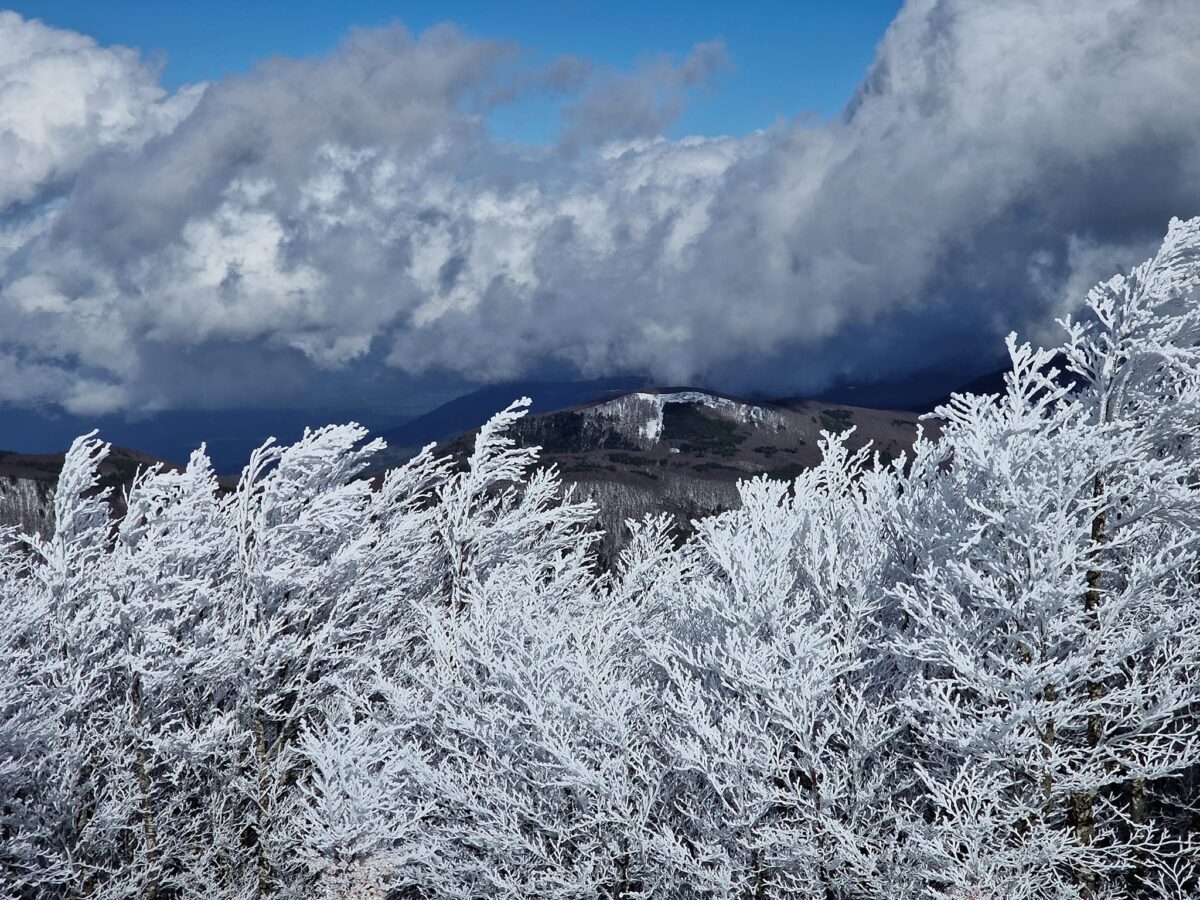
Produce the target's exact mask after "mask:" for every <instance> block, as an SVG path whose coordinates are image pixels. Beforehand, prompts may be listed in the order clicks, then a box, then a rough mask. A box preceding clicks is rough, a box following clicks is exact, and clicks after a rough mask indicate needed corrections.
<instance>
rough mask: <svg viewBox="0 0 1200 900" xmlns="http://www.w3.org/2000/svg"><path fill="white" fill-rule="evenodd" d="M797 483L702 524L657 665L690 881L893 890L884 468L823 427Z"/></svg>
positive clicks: (866, 892)
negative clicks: (817, 457)
mask: <svg viewBox="0 0 1200 900" xmlns="http://www.w3.org/2000/svg"><path fill="white" fill-rule="evenodd" d="M823 450H824V459H823V461H822V463H821V464H820V465H818V466H817V467H816V468H815V469H813V470H811V471H809V472H806V473H804V474H802V475H801V476H800V477H799V478H797V479H796V480H795V481H794V482H791V483H782V482H776V481H770V480H768V479H766V478H759V479H755V480H753V481H750V482H746V483H744V484H743V485H742V488H741V495H742V505H741V508H740V509H738V510H736V511H733V512H730V513H726V514H724V515H721V516H716V517H713V518H710V519H706V520H704V521H702V522H698V523H697V535H696V537H695V539H694V540H693V541H692V542H691V544H690V545H689V546H688V547H687V548H686V549H685V551H684V552H685V553H686V554H687V555H688V556H689V557H690V559H689V561H688V565H689V566H690V568H691V569H692V570H693V571H694V572H695V575H694V577H692V578H691V579H689V580H688V581H687V582H686V583H685V584H684V585H683V586H682V589H681V590H679V589H676V591H675V592H674V596H673V597H671V598H670V599H669V600H667V601H666V602H667V603H668V604H670V605H672V606H673V607H674V609H673V610H672V613H671V615H670V616H669V624H668V627H667V628H666V629H665V630H664V634H663V637H662V639H661V640H660V641H658V642H657V643H656V644H655V645H654V647H653V648H652V652H653V655H654V658H655V659H656V661H657V662H658V663H659V666H660V668H661V676H660V677H661V679H662V684H661V690H662V700H661V704H660V707H661V710H660V716H661V721H662V726H661V727H662V734H663V738H664V750H665V752H666V753H667V762H668V764H669V766H670V767H671V771H672V776H673V778H672V785H671V786H672V791H673V796H672V797H671V801H672V803H671V805H672V807H673V809H674V810H675V811H676V812H675V815H674V816H673V817H672V819H671V822H672V824H673V826H674V827H675V828H676V829H677V833H678V834H679V835H680V839H679V843H680V846H682V847H686V848H687V849H688V855H689V862H690V867H689V868H688V869H686V870H684V871H683V872H681V875H682V876H683V881H682V883H683V884H686V885H688V886H689V889H690V890H691V891H693V892H695V893H694V894H689V893H688V890H684V891H683V892H682V895H683V896H688V895H710V896H717V897H738V896H750V897H756V898H759V897H768V896H769V897H830V898H832V897H862V896H893V895H894V891H895V890H896V885H897V882H898V878H897V876H898V874H899V867H898V862H899V860H898V853H899V852H900V844H901V841H900V835H899V829H898V827H897V823H898V812H899V809H900V798H901V797H902V796H903V792H904V784H905V780H904V776H903V774H902V773H901V770H900V769H899V768H898V767H897V765H896V763H897V762H899V761H900V759H901V756H900V754H898V753H897V752H896V744H897V742H898V741H899V739H900V737H901V731H902V729H901V722H900V720H899V719H898V718H897V717H896V714H895V713H896V710H895V707H894V705H893V703H892V692H893V686H894V677H893V675H894V673H893V671H892V667H891V665H890V662H889V660H888V659H887V657H886V656H885V655H884V654H882V653H881V649H882V646H883V641H882V621H883V620H882V617H881V615H880V613H881V603H882V601H883V600H884V597H885V590H884V588H885V585H886V584H887V583H888V582H889V580H890V579H891V578H893V577H894V572H893V567H894V564H895V561H894V558H893V547H894V541H893V540H892V537H891V535H890V534H889V531H890V529H891V527H892V523H893V521H894V520H893V517H892V515H891V507H892V505H893V501H894V479H893V477H892V473H891V471H890V470H872V469H870V468H869V467H868V463H869V462H871V458H870V457H869V456H868V454H867V452H866V451H860V452H858V453H855V454H851V453H849V452H848V451H847V450H846V448H845V446H844V444H843V443H842V442H841V440H840V439H834V438H832V437H830V436H828V435H827V436H826V437H825V441H824V444H823Z"/></svg>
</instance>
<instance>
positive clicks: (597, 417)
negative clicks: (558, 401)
mask: <svg viewBox="0 0 1200 900" xmlns="http://www.w3.org/2000/svg"><path fill="white" fill-rule="evenodd" d="M917 427H918V421H917V416H916V414H914V413H911V412H896V411H890V410H876V409H863V408H859V407H850V406H834V405H830V404H826V403H818V402H815V401H803V400H796V401H788V402H785V403H758V402H753V401H749V400H746V399H743V398H738V397H731V396H727V395H722V394H716V393H713V392H710V391H702V390H696V389H692V388H665V389H655V390H642V391H634V392H630V393H626V394H622V395H620V396H618V397H615V398H612V399H606V400H599V401H595V402H592V403H588V404H584V405H580V406H575V407H570V408H568V409H562V410H556V411H554V412H549V413H543V414H540V415H536V414H535V415H529V416H526V417H525V418H524V419H522V420H521V421H520V422H519V423H518V424H517V426H516V433H515V434H514V437H515V438H516V439H517V440H518V441H519V442H520V443H523V444H536V445H538V446H540V447H541V448H542V460H543V461H544V462H545V463H547V464H554V465H557V466H558V468H559V470H560V471H561V472H562V475H563V478H564V480H565V481H566V482H567V483H568V484H571V485H574V487H575V490H576V493H577V495H581V496H585V497H589V498H591V499H594V500H595V501H596V502H597V504H598V506H599V507H600V524H601V526H602V527H603V528H604V530H605V532H606V542H605V549H606V551H607V552H608V553H609V554H611V552H612V551H614V550H615V549H616V548H617V547H618V546H619V545H620V544H621V543H622V542H623V540H624V536H625V533H626V528H625V520H626V519H628V518H640V517H641V516H642V515H644V514H645V513H648V512H659V511H662V512H668V513H670V514H672V515H673V516H675V518H676V519H677V521H678V522H679V524H680V525H681V526H684V527H686V526H687V523H689V522H690V521H691V520H692V519H694V518H697V517H699V516H704V515H709V514H711V513H714V512H718V511H720V510H724V509H729V508H731V507H733V506H735V505H737V503H738V493H737V483H738V481H740V480H742V479H746V478H751V477H754V476H755V475H762V474H766V475H768V476H769V477H772V478H780V479H790V478H794V477H795V476H796V475H797V474H798V473H799V472H800V471H802V470H803V469H806V468H808V467H810V466H812V465H814V464H815V463H816V462H817V461H818V460H819V459H820V446H819V442H820V434H821V432H822V431H829V432H835V433H841V432H844V431H847V430H848V429H850V428H853V429H854V432H853V434H852V435H851V437H850V438H849V440H848V443H849V445H850V446H851V447H853V448H859V447H862V446H864V445H865V444H867V443H868V442H870V443H871V444H872V445H873V447H874V448H875V449H876V450H878V451H879V453H880V454H881V456H882V457H883V458H884V459H885V460H887V459H890V458H894V457H896V456H899V455H900V454H901V453H902V452H904V451H905V450H906V449H907V448H908V447H910V446H911V444H912V442H913V440H914V438H915V437H916V434H917ZM474 434H475V431H471V432H469V433H467V434H464V435H461V436H459V437H458V438H455V439H454V440H452V441H450V442H448V443H447V444H446V445H445V447H444V449H445V450H447V451H449V452H450V453H452V454H453V455H455V456H457V457H459V458H465V456H466V455H467V454H469V453H470V449H471V445H472V443H473V441H474Z"/></svg>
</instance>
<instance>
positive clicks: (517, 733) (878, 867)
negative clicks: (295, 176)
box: [0, 220, 1200, 900]
mask: <svg viewBox="0 0 1200 900" xmlns="http://www.w3.org/2000/svg"><path fill="white" fill-rule="evenodd" d="M1198 280H1200V220H1193V221H1190V222H1179V221H1175V222H1173V223H1172V225H1171V228H1170V231H1169V233H1168V235H1167V239H1166V241H1165V243H1164V245H1163V248H1162V250H1161V251H1160V252H1159V254H1158V255H1157V256H1156V257H1155V258H1154V259H1153V260H1150V261H1149V262H1147V263H1146V264H1145V265H1143V266H1140V267H1138V268H1137V269H1135V270H1134V271H1133V272H1131V273H1130V274H1129V275H1128V276H1124V277H1120V278H1116V279H1114V280H1113V281H1111V282H1108V283H1107V284H1104V285H1101V286H1100V287H1098V288H1096V289H1095V290H1094V291H1093V292H1092V293H1091V295H1090V296H1089V312H1088V314H1087V315H1086V316H1085V317H1083V318H1081V319H1080V320H1078V321H1067V322H1064V327H1065V329H1066V334H1067V337H1066V340H1065V342H1064V344H1063V346H1061V347H1059V348H1053V349H1049V350H1039V349H1034V348H1032V347H1030V346H1028V345H1023V344H1019V343H1018V342H1017V341H1016V339H1015V338H1012V339H1010V341H1009V352H1010V356H1011V360H1012V365H1011V370H1010V372H1009V373H1008V376H1007V382H1006V387H1005V390H1004V391H1003V392H1002V393H1000V394H999V395H996V396H992V395H985V396H955V397H954V398H953V399H952V400H951V401H950V402H949V403H948V404H947V405H946V406H944V407H943V408H941V409H939V410H938V411H937V413H936V417H937V418H938V419H940V420H941V427H940V429H939V432H938V437H937V438H936V439H934V438H930V437H920V438H919V439H918V440H917V442H916V444H915V446H914V447H913V450H912V453H911V454H910V455H909V456H908V457H907V458H903V459H899V460H895V461H892V462H885V461H884V460H883V459H881V458H879V457H876V456H874V455H873V454H872V453H871V452H870V451H869V450H863V451H858V452H851V451H850V450H849V449H848V448H847V447H846V446H845V443H844V436H839V435H832V434H827V435H825V436H824V438H823V443H822V449H823V460H822V462H821V463H820V464H819V465H818V466H816V467H815V468H813V469H811V470H810V471H807V472H805V473H803V474H802V475H800V476H799V477H798V478H796V479H795V480H794V481H791V482H779V481H771V480H768V479H766V478H759V479H754V480H751V481H748V482H745V483H743V484H742V485H741V501H742V502H741V505H740V507H739V508H738V509H735V510H732V511H729V512H726V513H722V514H720V515H717V516H713V517H710V518H708V519H704V520H702V521H699V522H696V523H694V532H693V533H692V534H691V535H690V536H689V537H687V538H686V539H685V538H684V537H682V536H680V535H679V534H677V533H676V530H675V529H674V528H673V526H672V523H671V520H670V519H669V518H668V517H666V516H662V517H657V518H655V517H651V518H648V519H646V520H645V521H642V522H635V523H630V529H631V537H630V539H629V541H628V542H627V544H626V545H625V548H624V550H623V552H622V554H621V555H620V558H619V559H618V560H617V561H616V563H615V565H614V566H613V568H612V569H611V570H607V571H606V570H604V569H603V568H602V566H601V563H600V561H599V558H598V556H597V554H596V553H595V548H596V545H597V543H598V539H599V535H598V533H597V532H596V529H595V526H594V524H593V514H594V512H595V510H594V509H593V508H592V507H591V506H590V505H589V504H586V503H579V502H576V501H575V500H573V499H572V497H571V495H570V492H569V491H568V490H565V489H564V486H563V485H562V483H561V481H560V480H559V478H558V475H557V473H556V472H555V471H554V470H553V469H546V468H539V467H538V466H537V465H536V463H537V451H536V450H535V449H530V448H522V447H518V446H516V445H515V444H514V442H513V440H512V439H511V438H510V437H509V432H510V430H511V426H512V424H513V423H514V421H515V420H516V419H517V418H519V417H520V416H521V415H523V414H524V412H525V409H526V408H527V406H528V401H527V400H522V401H518V402H517V403H515V404H513V406H511V407H510V408H509V409H507V410H505V411H504V412H502V413H500V414H499V415H497V416H496V417H495V418H493V419H492V420H491V421H490V422H489V423H488V424H487V425H485V426H484V427H483V428H482V429H481V430H480V432H479V434H478V436H477V438H476V441H475V446H474V450H473V453H472V454H471V456H470V457H469V459H467V460H466V461H465V462H461V461H460V462H456V461H453V460H449V459H441V458H438V457H437V456H436V455H435V454H434V453H433V451H432V450H430V449H427V450H426V451H425V452H423V453H421V454H420V455H418V456H417V457H416V458H415V459H413V460H412V461H411V462H409V463H408V464H406V465H404V466H402V467H400V468H397V469H393V470H391V471H389V472H387V473H386V474H384V475H381V476H376V477H374V478H370V479H369V478H366V477H365V474H366V473H367V472H369V471H370V467H371V465H372V459H373V457H374V455H375V454H376V452H377V451H378V450H379V449H380V448H381V444H380V442H378V441H369V440H368V436H367V434H366V432H365V430H364V429H362V428H359V427H357V426H353V425H350V426H333V427H328V428H323V429H319V430H317V431H312V432H309V433H307V434H306V435H305V437H304V438H303V439H302V440H300V441H299V442H298V443H297V444H295V445H293V446H290V447H279V446H275V445H274V444H271V443H268V444H267V445H266V446H264V447H262V448H260V449H259V450H258V451H256V452H255V453H254V454H253V456H252V457H251V459H250V461H249V463H248V464H247V466H246V468H245V470H244V471H243V473H242V476H241V479H240V480H239V482H238V484H237V486H236V487H235V488H233V489H229V490H225V489H222V487H221V486H220V485H219V483H218V481H217V479H216V476H215V475H214V472H213V469H212V466H211V464H210V462H209V460H208V458H207V457H206V456H205V453H204V451H203V449H201V450H199V451H197V452H196V453H195V454H194V455H193V456H192V458H191V460H190V461H189V463H188V465H187V466H186V468H184V469H183V470H181V471H167V470H166V469H163V468H152V469H150V470H147V471H144V472H142V473H141V474H140V475H139V476H138V477H137V479H136V480H135V481H134V482H133V484H132V486H131V487H129V488H128V490H127V492H126V494H125V496H123V497H122V498H120V499H121V502H120V503H119V504H115V505H114V504H111V503H110V499H111V498H110V497H109V496H108V492H107V490H106V489H105V488H104V487H103V485H102V482H101V479H100V477H99V472H98V467H99V465H100V463H101V461H102V460H103V459H104V457H105V454H106V453H107V447H106V445H104V444H103V443H101V442H100V441H99V440H98V439H97V438H96V437H95V436H94V435H91V436H86V437H83V438H80V439H79V440H78V441H76V442H75V444H74V445H73V447H72V448H71V451H70V452H69V453H68V455H67V458H66V462H65V465H64V468H63V471H62V475H61V478H60V481H59V488H58V491H57V494H56V500H55V503H56V508H55V519H56V522H57V529H56V531H55V533H54V535H53V537H52V538H50V539H40V538H37V537H35V536H27V535H18V534H15V533H12V532H6V533H3V534H0V886H2V887H3V889H4V892H5V894H7V895H12V896H14V897H19V898H33V897H79V898H83V897H95V898H126V897H128V898H133V897H142V898H147V900H166V898H201V897H203V898H205V900H218V898H256V897H266V896H277V897H328V898H342V897H345V898H349V897H356V898H383V897H389V896H390V897H405V898H417V897H420V898H460V897H481V898H482V897H491V898H512V900H516V898H528V897H537V898H554V900H567V898H599V897H613V898H635V897H655V898H659V897H661V898H680V900H684V898H712V900H733V898H753V900H767V898H797V900H801V898H803V900H807V898H821V900H851V898H878V900H885V898H886V900H891V898H901V900H904V898H929V897H943V898H959V900H967V898H973V900H984V898H989V900H990V898H1005V900H1034V898H1047V900H1049V898H1062V897H1067V898H1069V897H1081V898H1100V897H1182V896H1194V895H1195V894H1196V893H1197V891H1200V885H1198V884H1197V881H1196V875H1195V872H1194V871H1193V869H1192V867H1191V866H1192V860H1193V859H1194V858H1195V853H1196V851H1197V847H1196V846H1195V844H1194V842H1193V840H1192V838H1191V837H1190V835H1191V834H1193V833H1195V832H1196V831H1197V824H1198V823H1197V821H1196V813H1195V812H1194V808H1195V806H1196V803H1197V801H1198V800H1200V792H1198V790H1197V780H1198V779H1197V773H1198V771H1200V769H1198V767H1200V737H1198V729H1200V718H1198V717H1197V713H1198V711H1200V710H1198V709H1197V706H1198V698H1200V691H1198V690H1197V687H1196V686H1197V685H1198V684H1200V603H1198V602H1197V599H1198V598H1197V591H1198V587H1197V583H1198V577H1200V491H1198V490H1197V484H1198V483H1200V481H1198V479H1200V471H1198V469H1200V454H1198V451H1197V442H1196V438H1195V435H1196V434H1197V433H1198V431H1200V305H1197V302H1196V298H1195V296H1194V289H1195V288H1196V285H1197V282H1198ZM115 509H122V510H124V512H123V513H122V514H121V515H119V516H118V515H115V514H114V510H115Z"/></svg>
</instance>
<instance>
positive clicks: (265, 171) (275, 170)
mask: <svg viewBox="0 0 1200 900" xmlns="http://www.w3.org/2000/svg"><path fill="white" fill-rule="evenodd" d="M1197 46H1200V5H1197V4H1196V3H1194V2H1192V0H995V2H991V3H987V4H981V3H978V2H975V0H910V2H909V3H907V4H906V5H905V7H904V8H903V10H902V11H901V12H900V14H899V16H898V17H897V19H896V21H895V22H894V23H893V24H892V26H891V27H890V29H889V30H888V32H887V34H886V35H885V36H884V38H883V40H882V42H881V44H880V46H879V48H878V51H877V56H876V59H875V62H874V64H873V66H872V68H871V70H870V71H869V72H868V73H866V75H865V78H864V80H863V82H862V85H861V86H860V88H859V90H858V92H857V94H856V96H855V97H854V98H853V99H852V101H851V102H850V104H849V105H848V106H847V109H846V113H845V115H844V116H843V118H842V119H841V120H839V121H835V122H814V121H811V120H809V119H805V118H797V119H795V120H781V121H779V122H777V123H774V124H772V125H770V127H767V128H765V129H764V130H762V131H760V132H756V133H753V134H750V135H743V136H733V137H715V138H713V137H703V138H702V137H692V138H684V139H680V140H667V139H665V138H664V137H663V136H662V135H663V133H664V131H665V130H666V129H667V128H668V127H669V126H670V124H671V122H672V121H673V119H674V117H675V116H676V115H677V114H678V113H679V111H680V110H681V109H682V108H683V105H684V103H685V102H686V100H687V98H688V97H689V96H690V95H691V94H692V93H694V92H695V91H696V90H702V89H704V88H705V86H706V85H708V84H709V83H710V82H711V81H712V79H713V78H715V77H720V75H721V73H722V72H723V71H725V70H726V69H727V68H728V67H729V61H728V59H727V57H726V54H725V51H724V48H723V47H722V46H721V44H720V43H719V42H716V43H713V44H706V45H700V46H698V47H696V48H695V50H694V51H693V52H692V54H690V55H689V56H688V57H686V58H685V59H682V60H678V61H669V60H663V59H655V60H649V61H647V62H646V63H645V64H644V65H643V66H641V67H639V68H637V69H636V70H635V71H632V72H627V73H613V72H602V71H599V70H597V69H596V67H594V66H591V65H590V64H589V63H588V62H587V61H585V60H578V59H571V58H563V59H560V60H557V61H556V62H554V63H553V64H552V65H550V66H549V67H546V68H544V69H540V70H539V69H534V68H531V67H530V66H529V65H528V64H527V62H526V59H525V56H524V55H523V54H522V52H521V50H520V48H516V47H512V46H510V45H507V44H504V43H499V42H493V41H487V40H481V39H477V38H473V37H469V36H467V35H465V34H463V33H462V32H460V31H458V30H456V29H455V28H453V27H450V26H441V27H438V28H435V29H432V30H430V31H428V32H425V33H424V34H421V35H420V36H413V35H411V34H410V33H409V32H407V31H406V30H405V29H403V28H402V27H400V26H394V27H391V28H387V29H383V30H375V31H363V32H355V33H352V34H351V35H349V36H348V37H347V38H346V39H345V40H344V41H343V42H342V43H341V45H340V46H339V47H338V48H337V49H336V50H335V51H334V52H332V53H331V54H329V55H328V56H326V57H322V58H317V59H305V60H291V59H275V60H271V61H269V62H265V63H263V64H262V65H261V66H260V67H259V68H258V69H256V70H255V71H254V72H253V73H251V74H249V75H246V76H240V77H231V78H228V79H225V80H222V81H219V82H214V83H211V84H207V85H199V86H195V87H191V88H187V89H184V90H181V91H178V92H175V93H169V92H167V91H165V90H164V89H163V88H162V87H161V86H160V84H159V79H158V71H157V69H156V68H155V66H153V65H151V64H150V63H148V62H146V61H145V60H143V59H141V58H140V57H139V56H138V54H136V53H135V52H133V51H130V50H128V49H124V48H120V47H102V46H99V45H97V44H96V43H95V42H94V41H92V40H91V39H89V38H87V37H85V36H83V35H79V34H75V33H71V32H65V31H61V30H56V29H53V28H50V27H47V26H45V25H43V24H41V23H40V22H37V21H27V20H24V19H22V18H20V17H19V16H17V15H16V14H13V13H0V323H2V324H0V404H5V403H7V404H25V405H28V404H34V403H54V404H60V405H62V406H64V407H65V408H67V409H69V410H71V411H73V412H107V411H113V410H145V409H159V408H168V407H172V406H187V405H214V404H215V405H222V404H225V405H247V404H248V403H276V402H278V403H284V402H294V400H295V398H296V397H298V396H302V395H303V394H304V393H305V392H306V391H308V390H311V389H312V386H313V385H315V384H318V383H321V382H323V381H326V382H336V383H338V384H341V385H345V386H346V389H347V390H348V391H353V389H354V385H356V384H359V383H361V384H367V383H370V382H371V381H372V380H374V379H378V378H380V377H381V375H380V373H384V372H399V373H402V374H408V375H414V376H426V377H458V378H466V379H473V380H497V379H506V378H513V377H519V376H521V375H524V374H527V373H529V372H531V371H546V370H547V369H548V368H549V369H557V370H560V371H564V372H573V373H578V374H580V375H584V376H595V375H602V374H618V373H623V372H639V373H647V374H648V375H649V376H650V377H652V378H654V379H656V380H658V381H661V382H669V383H675V384H681V383H688V382H697V381H700V382H706V383H709V384H715V385H719V386H722V387H725V388H727V389H737V390H746V389H759V390H764V391H776V392H807V391H813V390H816V389H819V388H821V387H823V386H825V385H827V384H829V383H830V382H831V381H833V380H835V379H838V378H840V377H851V378H860V377H871V376H883V375H887V374H889V373H900V372H904V371H908V370H912V369H916V368H921V367H926V366H930V365H937V364H939V363H948V362H951V361H953V360H956V359H963V358H970V357H972V356H977V355H978V354H980V353H988V354H990V353H991V352H992V351H993V350H994V348H995V346H997V344H996V339H997V336H998V335H1000V334H1002V333H1004V332H1005V331H1007V330H1009V329H1011V328H1020V329H1024V330H1026V331H1027V332H1032V333H1034V334H1035V335H1036V334H1037V332H1038V331H1039V330H1041V329H1044V328H1046V327H1047V325H1048V324H1049V323H1050V322H1052V320H1053V318H1054V317H1055V316H1056V315H1060V314H1061V313H1062V312H1064V311H1066V310H1068V309H1070V308H1073V306H1074V305H1075V303H1076V302H1077V301H1078V300H1079V298H1080V297H1081V296H1082V293H1083V292H1084V290H1085V289H1086V287H1087V286H1088V284H1089V283H1091V282H1092V281H1094V280H1096V279H1097V278H1099V277H1101V276H1106V275H1107V274H1110V273H1111V272H1112V271H1114V270H1116V269H1118V268H1122V267H1125V266H1128V265H1129V264H1131V263H1133V262H1136V261H1137V260H1139V259H1140V258H1142V257H1144V256H1145V255H1146V254H1147V253H1148V252H1149V251H1150V250H1151V249H1152V248H1153V247H1154V246H1155V245H1156V244H1157V242H1158V238H1159V237H1160V236H1161V232H1162V230H1163V229H1164V228H1165V225H1166V222H1167V220H1168V219H1169V217H1170V216H1172V215H1179V216H1188V215H1195V214H1196V213H1197V212H1200V91H1198V90H1197V89H1196V86H1197V85H1198V84H1200V54H1197V53H1196V52H1195V48H1196V47H1197ZM530 94H537V95H539V96H540V95H545V96H547V97H551V98H554V99H555V102H557V103H559V105H560V106H561V109H562V127H561V134H560V139H559V140H558V141H557V142H555V143H554V144H552V145H545V146H541V145H538V146H527V145H515V144H513V143H511V142H505V141H501V140H499V139H497V138H496V137H495V136H494V135H493V134H492V133H491V132H490V131H489V128H488V115H489V113H490V112H491V111H492V110H494V109H496V108H497V107H498V106H500V105H504V104H507V103H511V102H514V100H519V99H520V98H522V97H527V96H529V95H530Z"/></svg>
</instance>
